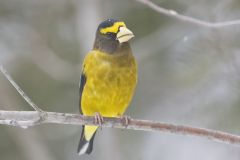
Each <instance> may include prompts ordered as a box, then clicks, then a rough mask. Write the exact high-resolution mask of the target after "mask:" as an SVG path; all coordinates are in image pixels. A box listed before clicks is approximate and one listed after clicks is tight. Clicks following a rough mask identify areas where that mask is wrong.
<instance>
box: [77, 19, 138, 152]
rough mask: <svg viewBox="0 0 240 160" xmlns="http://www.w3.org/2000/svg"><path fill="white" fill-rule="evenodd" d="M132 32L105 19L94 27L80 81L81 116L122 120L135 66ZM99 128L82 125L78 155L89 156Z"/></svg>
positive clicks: (133, 78)
mask: <svg viewBox="0 0 240 160" xmlns="http://www.w3.org/2000/svg"><path fill="white" fill-rule="evenodd" d="M133 37H134V35H133V33H132V32H131V31H130V30H129V29H128V28H127V27H126V25H125V23H124V22H122V21H118V20H114V19H107V20H106V21H103V22H102V23H100V25H99V26H98V28H97V32H96V38H95V42H94V45H93V49H92V50H91V51H90V52H89V53H88V54H87V55H86V57H85V59H84V62H83V66H82V75H81V78H80V101H79V102H80V112H81V114H83V115H87V116H95V118H96V120H99V121H101V119H102V117H101V116H104V117H121V116H122V115H123V114H124V112H125V110H126V109H127V107H128V106H129V103H130V102H131V100H132V97H133V94H134V90H135V87H136V83H137V64H136V61H135V58H134V57H133V54H132V50H131V48H130V45H129V42H128V41H129V40H130V39H131V38H133ZM97 128H98V126H89V125H85V126H83V129H82V134H81V138H80V142H79V146H78V154H79V155H82V154H90V153H91V152H92V149H93V139H94V136H95V133H96V131H97Z"/></svg>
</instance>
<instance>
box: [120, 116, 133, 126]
mask: <svg viewBox="0 0 240 160" xmlns="http://www.w3.org/2000/svg"><path fill="white" fill-rule="evenodd" d="M120 118H121V119H122V121H123V122H124V126H125V127H126V128H127V126H128V125H129V122H130V120H131V117H130V116H124V115H121V116H120Z"/></svg>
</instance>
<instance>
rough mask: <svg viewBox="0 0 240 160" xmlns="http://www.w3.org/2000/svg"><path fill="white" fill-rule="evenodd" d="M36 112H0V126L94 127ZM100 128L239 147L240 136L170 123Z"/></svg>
mask: <svg viewBox="0 0 240 160" xmlns="http://www.w3.org/2000/svg"><path fill="white" fill-rule="evenodd" d="M39 116H40V115H39V114H38V112H36V111H3V110H0V124H4V125H11V126H17V127H22V128H28V127H31V126H35V125H39V124H44V123H53V124H67V125H85V124H87V125H96V124H95V119H94V117H88V116H83V115H79V114H69V113H56V112H45V117H44V119H41V118H40V117H39ZM102 127H110V128H121V129H132V130H142V131H161V132H169V133H173V134H181V135H188V136H197V137H204V138H208V139H210V140H215V141H219V142H222V143H227V144H235V145H237V146H240V136H238V135H233V134H229V133H225V132H220V131H215V130H210V129H204V128H197V127H191V126H185V125H176V124H170V123H163V122H156V121H149V120H140V119H131V118H129V123H128V125H127V126H126V124H125V119H123V118H106V117H104V122H103V124H102Z"/></svg>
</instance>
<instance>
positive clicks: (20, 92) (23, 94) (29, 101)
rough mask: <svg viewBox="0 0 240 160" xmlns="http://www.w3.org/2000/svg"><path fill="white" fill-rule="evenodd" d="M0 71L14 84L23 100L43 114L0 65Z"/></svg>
mask: <svg viewBox="0 0 240 160" xmlns="http://www.w3.org/2000/svg"><path fill="white" fill-rule="evenodd" d="M0 71H1V72H2V74H3V75H4V76H5V77H6V78H7V80H8V81H9V82H10V83H11V84H12V86H13V87H14V88H15V89H16V90H17V91H18V93H19V94H20V95H21V96H22V97H23V99H24V100H25V101H26V102H27V103H28V104H29V105H30V106H31V107H32V108H33V109H35V110H36V111H38V112H43V110H41V109H40V108H39V107H38V106H37V105H36V104H35V103H33V101H32V100H31V99H30V98H29V97H28V96H27V95H26V94H25V93H24V92H23V90H22V89H21V88H20V87H19V86H18V84H17V83H16V82H15V81H14V80H13V79H12V77H11V76H10V75H9V74H8V72H7V71H6V70H5V69H4V68H3V66H2V65H0Z"/></svg>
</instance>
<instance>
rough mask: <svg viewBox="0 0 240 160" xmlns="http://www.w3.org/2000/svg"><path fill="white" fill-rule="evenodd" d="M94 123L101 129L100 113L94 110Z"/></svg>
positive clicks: (101, 118) (101, 119)
mask: <svg viewBox="0 0 240 160" xmlns="http://www.w3.org/2000/svg"><path fill="white" fill-rule="evenodd" d="M94 123H96V124H98V125H99V127H100V128H101V129H102V124H103V117H102V116H101V115H100V113H99V112H96V113H95V115H94Z"/></svg>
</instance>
